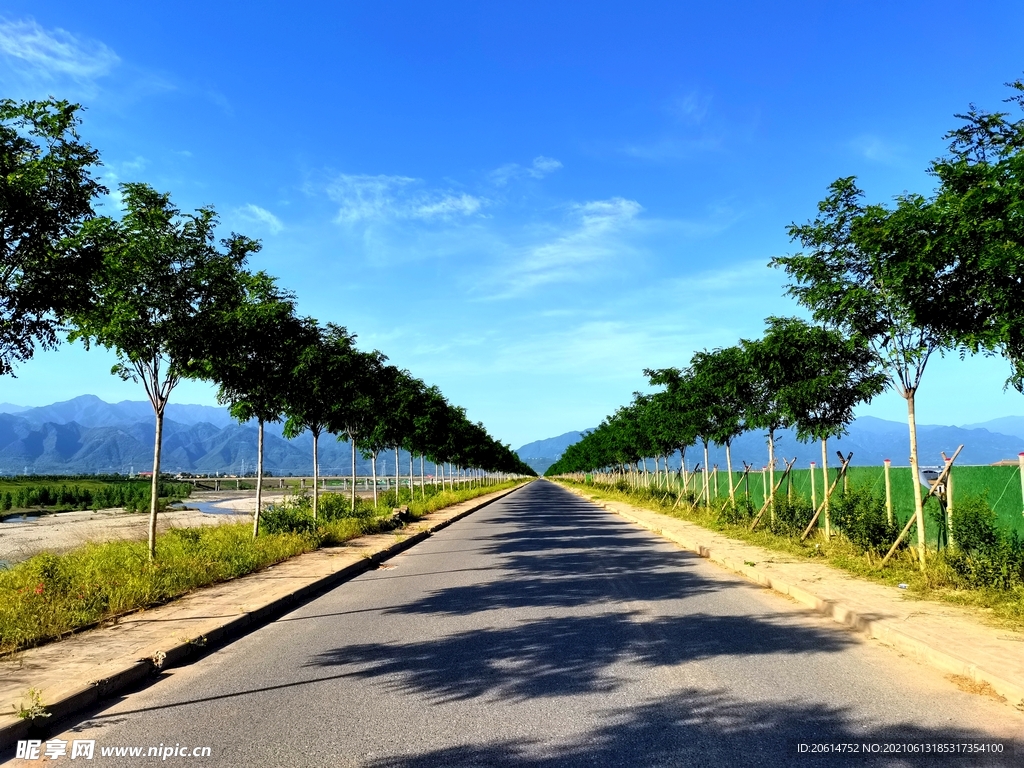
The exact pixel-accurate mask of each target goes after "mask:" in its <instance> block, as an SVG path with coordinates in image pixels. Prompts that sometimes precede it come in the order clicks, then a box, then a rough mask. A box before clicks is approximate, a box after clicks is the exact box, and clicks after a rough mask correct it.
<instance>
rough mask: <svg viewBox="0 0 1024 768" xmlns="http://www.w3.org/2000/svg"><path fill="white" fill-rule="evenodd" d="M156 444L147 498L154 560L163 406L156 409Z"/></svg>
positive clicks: (152, 558) (152, 557)
mask: <svg viewBox="0 0 1024 768" xmlns="http://www.w3.org/2000/svg"><path fill="white" fill-rule="evenodd" d="M155 410H156V442H155V443H154V445H153V479H152V482H151V483H150V491H149V494H150V498H149V559H150V560H155V559H156V513H157V509H158V508H159V506H160V450H161V448H162V447H163V437H164V409H163V405H162V404H161V406H160V407H159V408H156V409H155Z"/></svg>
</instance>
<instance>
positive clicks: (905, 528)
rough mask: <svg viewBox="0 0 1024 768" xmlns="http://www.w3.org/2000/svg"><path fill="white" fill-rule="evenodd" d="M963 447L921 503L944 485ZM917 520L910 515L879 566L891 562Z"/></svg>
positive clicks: (949, 460)
mask: <svg viewBox="0 0 1024 768" xmlns="http://www.w3.org/2000/svg"><path fill="white" fill-rule="evenodd" d="M963 449H964V447H963V446H962V445H961V446H960V447H959V448H957V449H956V451H954V452H953V455H952V456H951V457H950V458H948V459H946V467H945V469H943V470H942V472H941V473H940V474H939V476H938V478H937V479H936V480H935V484H934V485H933V486H932V487H931V488H929V489H928V493H926V494H925V495H924V498H923V499H921V504H922V505H923V504H924V502H925V501H927V500H928V497H929V496H931V495H933V494H934V493H935V489H936V488H938V487H939V486H940V485H942V483H943V482H944V481H945V479H946V475H948V474H949V472H950V470H951V469H952V468H953V462H954V461H956V457H957V456H959V455H960V451H962V450H963ZM914 482H915V483H919V482H921V480H920V478H917V477H915V478H914ZM915 522H917V515H916V514H913V515H911V516H910V519H909V520H907V524H906V525H905V526H903V530H902V531H900V535H899V536H897V537H896V541H894V542H893V543H892V548H891V549H890V550H889V552H888V553H887V554H886V556H885V557H883V558H882V562H881V563H879V564H878V567H879V568H882V567H884V566H885V564H886V563H887V562H889V558H890V557H892V553H893V552H895V551H896V547H898V546H899V544H900V542H901V541H903V537H904V536H906V535H907V532H908V531H910V526H912V525H913V524H914V523H915ZM920 535H921V533H920V531H918V536H920Z"/></svg>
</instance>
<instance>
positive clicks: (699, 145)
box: [622, 134, 723, 161]
mask: <svg viewBox="0 0 1024 768" xmlns="http://www.w3.org/2000/svg"><path fill="white" fill-rule="evenodd" d="M722 145H723V141H722V137H721V136H714V135H711V134H709V135H706V136H701V137H698V138H663V139H654V140H652V141H642V142H636V143H630V144H626V145H625V146H624V147H622V152H623V154H626V155H629V156H630V157H635V158H637V159H638V160H655V161H662V160H684V159H686V158H690V157H695V156H697V155H701V154H705V153H707V152H716V151H718V150H720V149H721V148H722Z"/></svg>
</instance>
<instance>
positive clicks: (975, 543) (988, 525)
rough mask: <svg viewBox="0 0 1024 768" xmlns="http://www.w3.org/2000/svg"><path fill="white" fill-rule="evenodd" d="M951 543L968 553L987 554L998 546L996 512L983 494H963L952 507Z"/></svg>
mask: <svg viewBox="0 0 1024 768" xmlns="http://www.w3.org/2000/svg"><path fill="white" fill-rule="evenodd" d="M952 517H953V543H954V545H955V546H956V548H957V549H958V550H960V551H961V552H964V553H965V554H968V555H983V554H989V553H991V552H993V551H995V550H996V549H998V547H999V543H1000V542H999V539H1000V536H999V529H998V528H996V513H995V512H993V511H992V508H991V507H990V506H989V505H988V501H987V499H985V497H983V496H964V497H963V498H962V499H957V500H956V504H955V505H954V507H953V515H952Z"/></svg>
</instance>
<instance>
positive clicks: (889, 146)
mask: <svg viewBox="0 0 1024 768" xmlns="http://www.w3.org/2000/svg"><path fill="white" fill-rule="evenodd" d="M848 146H849V147H850V149H852V150H853V151H854V152H856V153H857V154H858V155H860V156H861V157H863V158H864V159H865V160H871V161H872V162H875V163H882V164H883V165H897V164H899V163H900V161H901V160H902V159H903V155H904V148H903V147H902V146H900V145H899V144H896V143H894V142H891V141H887V140H885V139H883V138H881V137H879V136H874V135H872V134H862V135H860V136H858V137H856V138H855V139H853V140H852V141H850V142H849V145H848Z"/></svg>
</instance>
